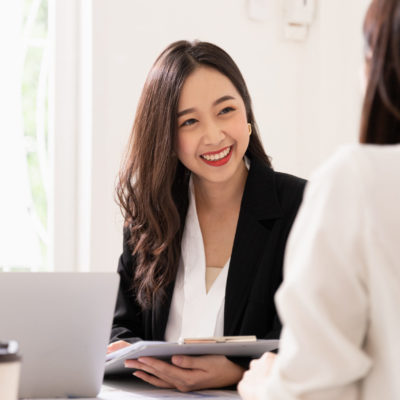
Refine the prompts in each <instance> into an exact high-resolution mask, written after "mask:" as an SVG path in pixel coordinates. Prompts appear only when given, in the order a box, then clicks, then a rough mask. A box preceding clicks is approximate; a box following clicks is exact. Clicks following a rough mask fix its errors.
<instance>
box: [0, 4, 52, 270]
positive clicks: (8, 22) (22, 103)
mask: <svg viewBox="0 0 400 400" xmlns="http://www.w3.org/2000/svg"><path fill="white" fill-rule="evenodd" d="M0 14H1V17H0V25H1V28H0V29H1V32H0V34H1V36H2V39H1V40H2V42H3V41H4V46H3V43H2V48H3V49H5V52H4V54H5V55H6V56H5V57H4V60H2V64H3V65H2V70H1V77H0V80H1V87H2V90H1V92H0V98H1V109H2V110H4V115H3V116H2V118H1V119H0V127H1V139H0V185H1V196H0V249H1V250H0V270H27V269H28V270H47V269H49V268H50V263H49V255H50V254H51V246H52V240H51V237H50V235H49V226H50V221H49V218H50V217H51V216H50V214H49V209H50V208H51V204H50V203H49V202H50V199H51V196H50V195H49V194H50V192H51V190H52V188H51V181H50V163H49V129H48V126H49V123H48V122H49V118H48V117H49V113H48V110H49V107H48V106H49V104H48V98H49V96H48V83H49V72H50V67H49V65H50V62H49V60H50V57H49V50H50V46H49V39H50V38H49V29H48V26H49V13H48V0H23V1H12V2H2V5H0Z"/></svg>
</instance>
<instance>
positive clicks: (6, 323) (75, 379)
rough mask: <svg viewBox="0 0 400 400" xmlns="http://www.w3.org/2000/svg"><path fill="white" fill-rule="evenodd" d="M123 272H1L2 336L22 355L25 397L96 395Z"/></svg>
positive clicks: (2, 338) (21, 387) (0, 308)
mask: <svg viewBox="0 0 400 400" xmlns="http://www.w3.org/2000/svg"><path fill="white" fill-rule="evenodd" d="M118 282H119V276H118V274H117V273H111V272H102V273H90V272H89V273H85V272H71V273H68V272H66V273H63V272H1V273H0V340H2V341H8V340H16V341H17V342H18V343H19V348H20V355H21V356H22V363H21V374H20V386H19V397H20V398H50V397H53V398H54V397H64V398H68V397H96V395H97V394H98V392H99V391H100V388H101V384H102V380H103V374H104V364H105V356H106V349H107V344H108V341H109V337H110V331H111V324H112V318H113V313H114V307H115V301H116V297H117V289H118Z"/></svg>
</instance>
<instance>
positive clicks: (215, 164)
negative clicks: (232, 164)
mask: <svg viewBox="0 0 400 400" xmlns="http://www.w3.org/2000/svg"><path fill="white" fill-rule="evenodd" d="M225 149H230V151H229V153H228V154H227V155H226V156H225V157H223V158H220V159H219V160H206V159H205V158H203V157H200V158H201V160H202V161H204V162H205V163H206V164H208V165H211V166H213V167H220V166H221V165H225V164H226V163H227V162H228V161H229V160H230V158H231V156H232V149H233V145H232V146H226V147H224V148H222V149H220V150H218V151H211V152H208V153H203V154H202V156H203V155H206V156H210V155H213V154H218V153H221V151H224V150H225Z"/></svg>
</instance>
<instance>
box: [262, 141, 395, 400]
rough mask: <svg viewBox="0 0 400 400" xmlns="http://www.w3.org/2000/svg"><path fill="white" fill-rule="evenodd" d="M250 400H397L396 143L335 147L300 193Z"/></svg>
mask: <svg viewBox="0 0 400 400" xmlns="http://www.w3.org/2000/svg"><path fill="white" fill-rule="evenodd" d="M276 301H277V305H278V309H279V313H280V315H281V317H282V319H283V322H284V329H283V333H282V337H281V350H280V354H279V356H278V361H277V362H276V363H275V365H274V367H273V369H272V373H271V375H270V377H269V378H268V379H267V380H266V381H265V383H264V385H263V386H262V387H260V388H259V392H258V397H257V398H258V399H274V400H278V399H279V400H283V399H285V400H289V399H290V400H294V399H302V400H303V399H307V400H310V399H318V400H330V399H340V400H355V399H357V400H379V399H384V400H398V399H400V379H399V371H400V145H391V146H373V145H357V146H351V147H347V148H345V149H343V150H342V151H340V152H339V153H338V154H336V155H335V156H334V157H333V158H332V159H331V160H330V161H329V162H328V163H326V164H325V165H324V166H323V167H322V168H320V169H319V170H318V171H317V172H316V173H315V174H314V175H313V176H312V179H311V182H310V183H309V184H308V186H307V188H306V192H305V199H304V203H303V205H302V206H301V209H300V212H299V215H298V218H297V220H296V222H295V224H294V227H293V230H292V233H291V235H290V239H289V242H288V248H287V253H286V257H285V278H284V283H283V285H282V286H281V288H280V289H279V291H278V294H277V296H276Z"/></svg>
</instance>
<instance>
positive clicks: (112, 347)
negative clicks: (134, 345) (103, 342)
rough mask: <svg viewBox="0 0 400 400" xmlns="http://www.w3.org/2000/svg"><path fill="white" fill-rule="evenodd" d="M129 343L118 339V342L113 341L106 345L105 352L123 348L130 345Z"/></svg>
mask: <svg viewBox="0 0 400 400" xmlns="http://www.w3.org/2000/svg"><path fill="white" fill-rule="evenodd" d="M130 345H131V344H130V343H128V342H125V341H123V340H118V342H114V343H111V344H109V345H108V347H107V354H109V353H112V352H113V351H117V350H120V349H123V348H124V347H127V346H130Z"/></svg>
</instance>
